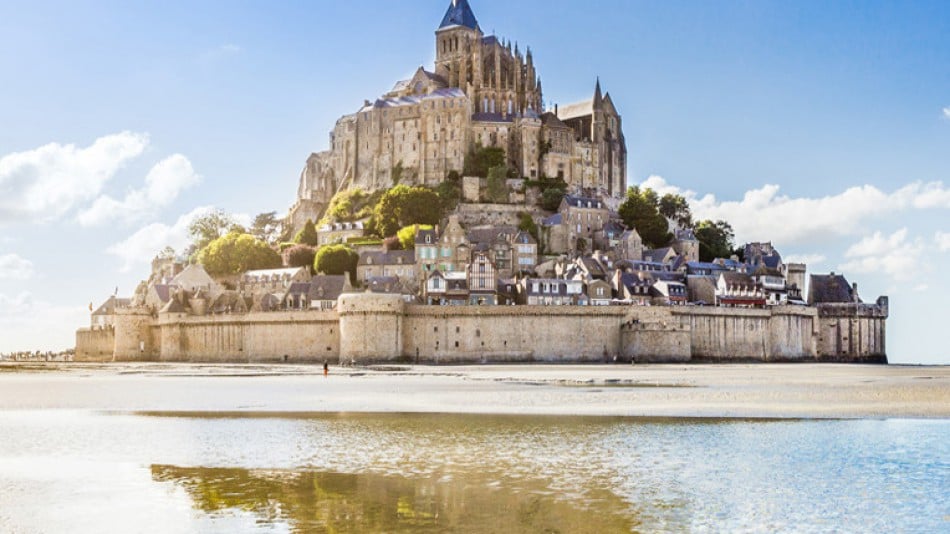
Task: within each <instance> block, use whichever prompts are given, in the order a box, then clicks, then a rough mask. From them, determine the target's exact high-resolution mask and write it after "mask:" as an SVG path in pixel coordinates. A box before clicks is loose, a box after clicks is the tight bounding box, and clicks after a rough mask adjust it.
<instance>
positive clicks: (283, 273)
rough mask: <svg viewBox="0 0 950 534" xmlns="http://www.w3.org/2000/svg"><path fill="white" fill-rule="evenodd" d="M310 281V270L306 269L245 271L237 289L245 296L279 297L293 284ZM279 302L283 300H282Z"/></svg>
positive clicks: (289, 268) (288, 268)
mask: <svg viewBox="0 0 950 534" xmlns="http://www.w3.org/2000/svg"><path fill="white" fill-rule="evenodd" d="M309 280H310V269H308V268H307V267H287V268H283V269H261V270H256V271H247V272H245V273H244V274H242V275H241V278H240V285H239V289H240V291H241V292H242V293H244V294H245V295H250V296H255V297H260V296H261V295H264V294H268V293H270V294H277V293H279V294H280V295H281V296H283V294H284V293H285V292H286V291H287V289H289V288H290V285H291V284H292V283H294V282H307V281H309ZM280 300H283V299H282V298H281V299H280Z"/></svg>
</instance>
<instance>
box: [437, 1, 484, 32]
mask: <svg viewBox="0 0 950 534" xmlns="http://www.w3.org/2000/svg"><path fill="white" fill-rule="evenodd" d="M453 26H464V27H466V28H471V29H473V30H476V29H478V20H476V19H475V13H473V12H472V8H471V6H469V5H468V0H452V2H451V3H450V4H449V9H448V10H446V12H445V16H444V17H442V24H439V29H440V30H442V29H445V28H451V27H453Z"/></svg>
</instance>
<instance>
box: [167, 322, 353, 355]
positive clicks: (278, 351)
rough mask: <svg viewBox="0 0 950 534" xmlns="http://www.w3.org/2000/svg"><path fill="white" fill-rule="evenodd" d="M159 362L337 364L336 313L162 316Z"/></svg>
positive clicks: (337, 330)
mask: <svg viewBox="0 0 950 534" xmlns="http://www.w3.org/2000/svg"><path fill="white" fill-rule="evenodd" d="M158 323H159V328H158V329H159V331H160V350H159V351H158V353H157V354H156V355H155V356H156V359H158V360H160V361H191V362H297V363H300V362H309V363H323V362H324V361H330V362H337V361H339V358H340V321H339V316H338V315H337V313H336V312H332V311H330V312H317V311H296V312H271V313H252V314H248V315H242V316H228V315H222V316H209V317H193V316H187V315H177V314H162V315H161V316H160V317H159V321H158Z"/></svg>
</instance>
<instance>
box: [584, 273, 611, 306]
mask: <svg viewBox="0 0 950 534" xmlns="http://www.w3.org/2000/svg"><path fill="white" fill-rule="evenodd" d="M584 292H585V293H586V294H587V298H588V299H589V301H590V305H591V306H610V303H611V301H612V300H613V288H612V287H611V285H610V283H609V282H607V281H606V280H603V279H593V280H590V281H588V282H586V283H585V284H584Z"/></svg>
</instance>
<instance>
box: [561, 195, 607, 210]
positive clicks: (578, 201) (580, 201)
mask: <svg viewBox="0 0 950 534" xmlns="http://www.w3.org/2000/svg"><path fill="white" fill-rule="evenodd" d="M564 202H567V205H568V206H571V207H573V208H587V207H588V204H590V208H597V209H601V208H603V207H604V203H603V202H601V201H599V200H597V199H596V198H588V197H580V196H576V195H564Z"/></svg>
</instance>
